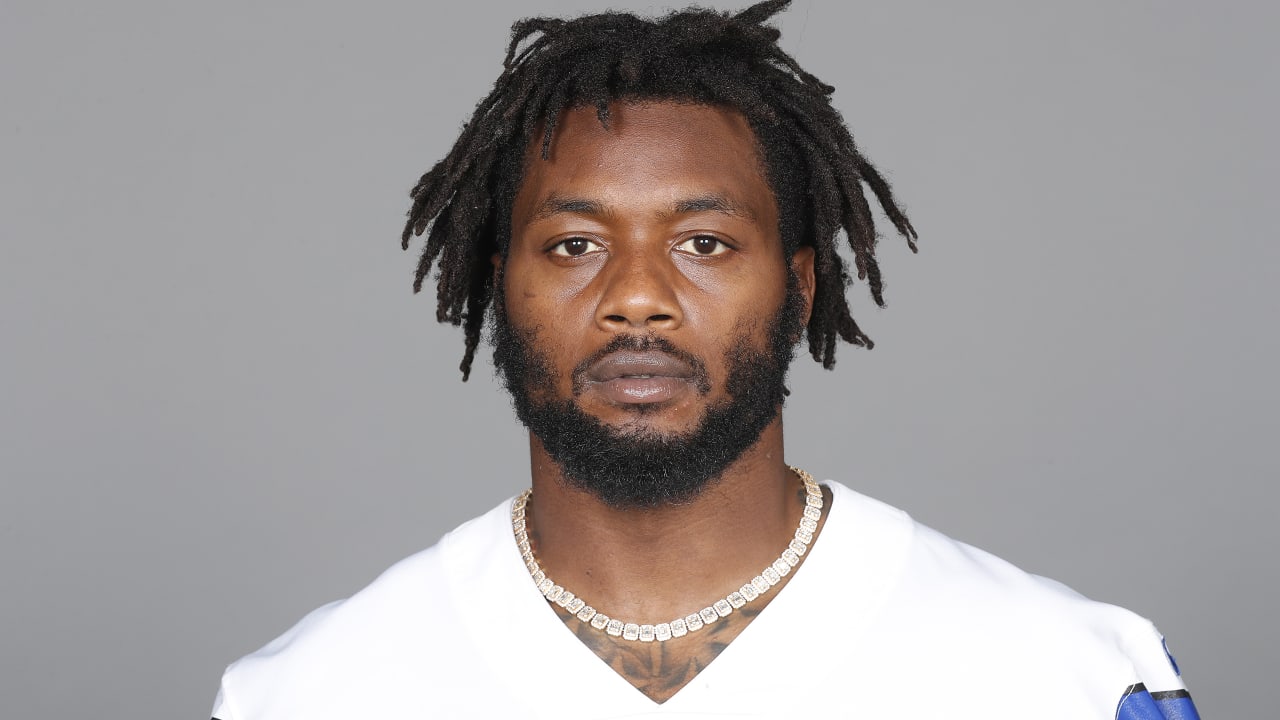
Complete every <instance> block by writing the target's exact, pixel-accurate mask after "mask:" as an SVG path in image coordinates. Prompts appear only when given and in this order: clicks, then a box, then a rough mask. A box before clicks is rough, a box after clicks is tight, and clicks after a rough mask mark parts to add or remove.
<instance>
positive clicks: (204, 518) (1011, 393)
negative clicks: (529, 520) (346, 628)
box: [0, 0, 1280, 719]
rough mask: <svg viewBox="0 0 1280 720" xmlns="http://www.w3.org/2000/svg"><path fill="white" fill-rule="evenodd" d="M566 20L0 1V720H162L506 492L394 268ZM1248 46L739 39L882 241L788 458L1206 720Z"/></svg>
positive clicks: (477, 408)
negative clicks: (981, 553)
mask: <svg viewBox="0 0 1280 720" xmlns="http://www.w3.org/2000/svg"><path fill="white" fill-rule="evenodd" d="M601 5H602V4H601V3H596V2H587V1H585V0H584V1H581V2H568V1H566V0H546V1H545V2H542V3H537V4H535V3H532V2H530V3H516V2H504V3H477V2H471V3H458V4H451V5H450V6H447V7H446V6H443V4H435V3H426V2H399V3H391V2H379V3H358V4H357V3H346V4H339V3H323V4H302V3H298V4H294V5H284V4H270V5H268V4H260V3H250V2H242V1H241V2H223V3H217V4H215V3H202V4H180V3H165V2H158V1H157V2H150V3H144V2H136V1H128V2H125V1H120V2H113V3H87V2H81V3H61V4H59V3H41V2H36V1H35V0H6V1H5V3H4V4H3V6H2V10H0V12H2V15H0V77H2V78H3V81H2V82H3V85H2V88H3V95H2V97H3V111H0V119H2V122H3V124H2V126H0V141H2V144H0V152H2V155H0V168H3V169H2V170H0V182H2V183H3V185H2V186H0V203H2V205H0V210H2V212H0V223H2V224H0V229H2V231H3V243H2V244H0V321H2V323H3V326H2V334H0V342H3V351H2V353H0V363H3V365H2V370H3V372H2V373H0V438H2V440H0V474H2V485H0V568H2V570H0V633H2V634H0V717H5V718H27V717H49V718H72V717H104V718H125V717H128V718H139V719H141V718H179V717H195V718H200V717H205V716H206V714H207V710H208V707H209V705H210V702H211V700H212V697H213V693H214V691H215V689H216V687H217V683H218V676H219V673H220V672H221V669H222V667H223V666H224V665H225V664H226V663H228V662H230V661H231V660H233V659H235V658H236V657H238V656H240V655H242V654H244V653H246V652H249V651H251V650H253V649H255V648H256V647H258V646H259V645H261V644H263V643H264V642H266V641H267V640H269V639H270V638H272V637H274V636H275V635H276V634H278V633H280V632H282V631H283V630H284V629H286V628H287V627H288V626H289V625H290V624H292V623H293V622H294V621H295V620H296V619H298V618H299V617H300V616H301V615H302V614H304V613H305V612H307V611H308V610H310V609H311V608H313V607H315V606H317V605H319V604H321V603H324V602H326V601H328V600H331V599H334V598H337V597H343V596H346V595H348V594H350V593H351V592H353V591H355V590H356V589H358V588H359V587H360V586H361V585H363V584H364V583H365V582H367V581H368V580H370V579H371V578H372V577H374V576H375V575H376V574H377V573H378V572H379V571H380V570H381V569H382V568H384V567H385V566H387V565H389V564H391V563H392V562H394V561H395V560H397V559H399V558H400V557H402V556H405V555H408V554H409V553H412V552H414V551H416V550H418V549H420V548H422V547H425V546H427V545H429V544H431V543H432V542H434V541H435V539H436V538H437V537H439V535H440V534H441V533H442V532H444V531H446V530H447V529H449V528H450V527H452V526H454V525H455V524H457V523H458V522H460V521H462V520H464V519H466V518H469V517H471V516H473V515H475V514H478V513H480V512H481V511H483V510H486V509H488V508H489V507H491V506H492V505H493V504H495V503H496V502H498V501H499V500H500V499H501V498H503V497H506V496H508V495H510V494H512V493H514V492H515V491H517V490H518V489H520V488H522V487H523V486H524V485H525V483H526V481H527V467H526V454H525V446H524V442H523V434H522V432H521V430H520V429H519V427H517V426H516V424H515V423H514V421H513V420H512V419H511V417H510V412H509V409H508V406H507V402H506V399H505V398H504V397H503V396H502V395H501V393H500V392H499V390H498V389H497V387H496V385H495V383H494V382H493V380H492V377H491V371H490V370H489V367H488V366H487V365H486V366H484V367H478V368H477V372H476V373H475V376H474V378H473V380H472V381H471V382H470V383H468V384H465V385H464V384H461V383H460V382H459V375H458V373H457V371H456V367H457V363H458V360H459V358H460V356H461V352H462V339H461V335H460V333H459V332H457V331H455V330H454V329H453V328H448V327H438V326H437V325H436V324H435V323H434V321H433V315H434V303H433V298H431V297H417V298H415V297H411V295H410V293H409V285H410V280H411V273H412V267H413V264H414V262H415V259H416V253H414V254H405V253H402V252H401V251H400V249H399V247H398V244H399V239H398V234H399V231H400V226H401V222H402V218H403V213H404V211H405V210H406V209H407V198H406V196H405V193H406V191H407V190H408V188H409V187H410V186H411V185H412V184H413V182H414V181H415V180H416V178H417V176H418V175H419V174H420V172H421V171H423V170H424V169H425V168H426V167H428V166H429V164H430V163H432V162H434V161H435V160H436V159H437V158H438V157H440V156H441V155H442V154H443V153H444V152H445V151H446V149H447V147H448V145H449V144H450V143H451V142H452V139H453V137H454V135H455V133H456V132H457V130H458V129H459V126H460V124H461V123H462V121H463V120H464V118H465V117H466V116H467V115H468V113H469V111H470V109H471V108H472V106H473V105H474V103H475V102H476V101H478V100H479V99H480V97H481V96H482V95H483V94H484V93H485V92H486V90H487V88H488V86H489V84H490V83H491V82H492V80H493V78H494V77H496V75H497V73H498V71H499V69H500V60H501V54H502V50H503V47H504V45H505V42H506V40H507V32H508V27H509V25H510V23H511V22H512V21H513V20H515V19H516V18H517V17H520V16H522V15H526V14H532V13H537V12H539V11H545V12H548V13H555V14H565V13H577V12H580V11H585V10H593V9H600V8H601ZM616 5H617V6H620V7H627V8H631V9H639V10H657V9H660V7H661V6H655V5H646V4H644V3H616ZM962 6H963V7H962ZM735 7H741V4H738V5H736V6H735ZM1275 7H1276V6H1275V5H1274V4H1272V3H1264V2H1261V1H1259V2H1256V3H1246V2H1228V3H1216V4H1212V5H1211V4H1209V3H1200V2H1191V1H1190V0H1183V1H1180V2H1138V1H1130V2H1119V3H1117V2H1103V1H1100V0H1094V1H1090V2H1070V3H1067V2H1059V3H1054V4H1052V5H1050V4H1047V3H1025V2H1013V1H1012V0H1010V1H1009V2H992V1H988V2H977V3H952V2H945V1H943V0H936V1H934V2H865V3H843V2H842V3H836V2H824V1H823V0H798V2H797V3H796V6H795V7H794V8H792V9H791V10H790V11H789V12H788V13H787V14H786V15H785V16H784V17H783V18H782V19H781V22H780V25H781V27H782V29H783V32H784V44H785V46H786V47H787V48H789V49H790V50H791V51H793V52H794V53H795V54H796V55H797V56H798V58H799V60H800V61H801V62H802V63H803V64H804V65H805V66H806V67H807V68H809V69H810V70H812V71H813V72H815V73H816V74H817V75H819V76H820V77H822V78H823V79H825V80H827V81H828V82H832V83H833V84H835V85H836V86H837V87H838V91H837V94H836V96H835V100H836V103H837V105H838V106H839V107H840V108H841V109H842V111H843V112H844V113H845V116H846V118H847V119H848V121H849V123H850V125H851V127H852V128H853V130H854V134H855V136H856V137H857V138H858V139H859V141H860V142H861V144H862V146H863V148H864V149H865V150H866V152H867V153H868V155H870V157H871V158H872V159H873V160H874V161H875V162H877V163H878V164H880V165H881V166H882V167H883V168H885V169H886V170H887V171H888V172H889V174H890V176H891V179H892V180H893V182H894V183H895V187H896V189H897V190H898V192H899V193H900V195H901V197H902V198H903V200H904V202H905V203H906V205H907V207H908V208H909V210H910V212H911V213H912V218H913V219H914V220H915V223H916V226H917V227H918V228H919V229H920V232H921V235H922V240H921V253H920V255H919V256H915V257H913V256H911V255H910V254H909V253H908V251H907V250H906V248H905V247H904V245H903V244H902V243H901V242H900V241H898V240H897V239H896V238H893V237H886V239H885V242H884V243H883V245H882V253H883V266H884V269H885V273H886V277H887V279H888V283H887V285H888V290H887V292H888V300H889V303H890V306H889V309H888V310H886V311H877V310H875V309H874V308H873V307H871V306H870V303H869V302H868V301H867V300H866V298H865V297H864V292H863V290H862V289H861V288H859V289H858V290H856V291H855V293H854V295H855V298H856V307H855V312H857V313H860V314H858V317H859V318H860V319H862V320H863V323H864V327H866V328H867V329H868V331H869V332H870V334H871V335H872V336H873V337H874V338H875V339H876V341H877V342H878V343H879V345H878V347H877V348H876V349H875V350H874V351H872V352H866V351H861V350H858V349H855V348H852V347H846V348H843V349H842V350H841V352H840V356H839V358H840V362H839V367H838V368H837V369H836V370H835V371H834V372H831V373H827V372H823V371H821V370H820V369H818V368H817V366H816V365H815V364H814V363H812V362H808V361H803V362H799V363H798V367H797V368H796V370H795V371H794V373H793V390H794V394H793V396H792V399H791V401H790V403H789V405H788V407H787V423H788V425H787V427H788V434H787V439H788V445H789V448H788V457H789V459H790V460H792V461H793V462H796V463H798V464H801V465H803V466H804V467H806V468H808V469H810V470H812V471H814V472H815V473H816V474H818V475H819V476H825V477H835V478H839V479H841V480H843V481H844V482H846V483H849V484H851V485H852V486H854V487H855V488H858V489H860V490H862V491H864V492H866V493H869V494H871V495H874V496H877V497H880V498H882V499H885V500H887V501H889V502H891V503H894V504H897V505H900V506H903V507H905V508H907V509H908V510H910V511H911V512H912V513H913V514H914V515H915V516H916V517H917V518H919V519H921V520H923V521H924V522H926V523H929V524H932V525H935V526H937V527H939V528H941V529H942V530H944V531H946V532H948V533H950V534H952V535H954V536H957V537H959V538H961V539H964V540H967V541H969V542H972V543H974V544H977V545H979V546H981V547H984V548H987V549H989V550H991V551H993V552H995V553H997V554H999V555H1003V556H1005V557H1007V558H1009V559H1010V560H1012V561H1014V562H1016V563H1018V564H1020V565H1022V566H1023V567H1025V568H1027V569H1029V570H1031V571H1033V572H1037V573H1041V574H1045V575H1049V576H1052V577H1055V578H1058V579H1060V580H1062V581H1064V582H1066V583H1068V584H1070V585H1072V586H1074V587H1075V588H1077V589H1079V590H1080V591H1082V592H1084V593H1086V594H1088V595H1091V596H1093V597H1096V598H1099V599H1102V600H1106V601H1110V602H1115V603H1118V604H1122V605H1125V606H1128V607H1131V608H1133V609H1135V610H1137V611H1139V612H1140V613H1143V614H1144V615H1147V616H1149V617H1151V618H1153V619H1155V620H1156V621H1157V622H1158V623H1159V625H1160V626H1161V628H1162V629H1163V630H1164V632H1165V633H1166V634H1167V635H1168V637H1169V642H1170V645H1171V647H1172V648H1173V650H1174V652H1175V653H1176V654H1177V655H1178V656H1179V658H1180V659H1181V661H1182V667H1183V670H1184V673H1185V676H1186V679H1187V681H1188V683H1189V684H1190V686H1191V688H1192V690H1193V693H1194V695H1195V697H1196V698H1197V700H1198V702H1199V704H1200V705H1201V708H1202V710H1203V711H1204V712H1205V714H1206V715H1207V716H1208V717H1216V718H1246V717H1263V716H1264V715H1267V714H1268V713H1266V711H1264V710H1263V707H1264V705H1266V704H1267V703H1268V702H1269V701H1268V700H1267V699H1266V698H1267V697H1268V696H1270V695H1272V694H1273V692H1272V683H1274V677H1275V673H1276V670H1277V667H1276V662H1275V647H1276V641H1277V639H1278V638H1277V630H1276V622H1275V620H1274V617H1275V616H1274V610H1275V608H1276V607H1277V606H1278V605H1280V582H1278V579H1277V569H1276V562H1275V557H1274V556H1275V551H1276V549H1277V547H1278V546H1280V531H1278V530H1277V528H1276V523H1275V521H1274V519H1273V517H1274V515H1275V510H1274V507H1275V503H1276V501H1277V500H1278V499H1280V498H1278V494H1277V491H1276V489H1275V487H1274V481H1275V479H1276V478H1277V475H1278V474H1280V473H1277V469H1278V463H1277V459H1276V450H1275V445H1276V423H1275V414H1274V413H1275V408H1276V405H1277V400H1280V398H1277V382H1276V379H1275V368H1276V367H1277V366H1280V352H1277V341H1276V335H1275V331H1274V325H1273V321H1272V316H1273V315H1274V314H1275V313H1274V311H1275V309H1276V301H1277V294H1278V293H1277V291H1276V289H1275V280H1276V268H1277V266H1278V263H1277V261H1278V260H1280V252H1278V251H1277V245H1276V232H1275V230H1274V217H1273V215H1274V213H1273V212H1266V211H1267V210H1274V201H1273V199H1272V198H1273V196H1274V194H1275V191H1276V181H1275V172H1276V167H1277V163H1276V160H1277V157H1276V155H1277V152H1276V142H1275V140H1274V135H1273V132H1274V129H1275V128H1276V127H1280V118H1278V117H1277V107H1280V102H1278V101H1277V97H1276V92H1275V87H1276V86H1275V76H1276V71H1277V69H1278V68H1277V52H1276V50H1275V42H1274V38H1273V35H1274V31H1275V28H1276V27H1277V20H1280V18H1278V17H1277V11H1276V10H1275ZM415 250H416V247H415ZM485 354H486V355H487V352H486V353H485ZM1270 702H1273V701H1270ZM1272 707H1273V708H1274V706H1272Z"/></svg>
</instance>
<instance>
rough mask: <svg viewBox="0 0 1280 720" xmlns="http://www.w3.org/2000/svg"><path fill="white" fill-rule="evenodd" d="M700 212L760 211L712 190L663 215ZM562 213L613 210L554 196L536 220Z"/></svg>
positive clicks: (746, 214)
mask: <svg viewBox="0 0 1280 720" xmlns="http://www.w3.org/2000/svg"><path fill="white" fill-rule="evenodd" d="M700 212H718V213H722V214H724V215H729V216H732V217H737V218H743V219H746V220H752V221H754V220H755V219H756V214H755V213H754V212H753V211H751V209H750V208H746V207H743V206H742V205H740V204H739V203H737V202H735V201H734V200H732V199H731V198H729V197H728V196H727V195H722V194H719V193H708V194H706V195H698V196H695V197H689V198H683V199H681V200H677V201H676V202H675V204H673V205H672V206H671V209H670V210H666V211H663V212H662V213H661V214H660V217H661V218H662V219H664V220H666V219H670V218H672V217H674V216H676V215H689V214H693V213H700ZM559 214H571V215H586V216H589V217H608V216H610V215H613V211H612V210H610V209H609V208H606V207H605V206H604V204H603V203H601V202H599V201H598V200H590V199H587V198H580V197H565V196H562V195H555V194H553V195H551V196H550V197H548V198H547V199H546V200H543V201H542V202H541V203H539V204H538V207H537V208H535V209H534V211H533V220H534V221H535V222H536V221H538V220H546V219H547V218H550V217H553V216H555V215H559Z"/></svg>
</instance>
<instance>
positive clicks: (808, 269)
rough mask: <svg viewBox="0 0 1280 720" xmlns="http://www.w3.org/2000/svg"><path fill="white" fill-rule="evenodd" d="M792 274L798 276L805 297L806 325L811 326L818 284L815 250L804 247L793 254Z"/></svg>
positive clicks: (801, 291) (801, 292)
mask: <svg viewBox="0 0 1280 720" xmlns="http://www.w3.org/2000/svg"><path fill="white" fill-rule="evenodd" d="M791 272H793V273H795V274H796V279H797V280H798V281H799V282H800V294H801V295H804V325H806V326H807V325H808V324H809V316H810V315H812V314H813V292H814V285H815V283H816V282H817V281H816V280H815V278H814V274H813V248H812V247H809V246H808V245H803V246H801V247H799V248H796V251H795V252H794V253H792V254H791Z"/></svg>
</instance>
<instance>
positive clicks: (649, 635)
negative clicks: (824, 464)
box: [511, 467, 822, 642]
mask: <svg viewBox="0 0 1280 720" xmlns="http://www.w3.org/2000/svg"><path fill="white" fill-rule="evenodd" d="M791 471H792V472H794V473H795V474H796V475H798V476H799V477H800V479H801V480H803V481H804V493H805V498H804V504H805V507H804V515H802V516H801V517H800V526H799V527H798V528H796V533H795V537H794V538H792V540H791V542H790V543H788V544H787V549H786V550H783V551H782V555H780V556H779V557H778V559H777V560H774V561H773V562H772V563H770V564H769V565H768V566H767V567H766V568H765V569H764V570H761V571H760V574H759V575H757V576H755V577H753V578H751V580H750V581H749V582H747V583H745V584H744V585H743V586H742V587H740V588H738V590H737V591H735V592H731V593H729V595H728V596H727V597H723V598H720V599H719V600H717V601H715V602H713V603H711V604H710V605H709V606H707V607H705V608H702V609H701V610H699V611H698V612H694V613H689V614H688V615H686V616H684V617H678V618H676V619H674V620H671V621H669V622H664V623H658V624H657V625H648V624H644V625H641V624H639V623H633V622H626V621H624V620H619V619H618V618H611V617H609V616H608V615H605V614H604V613H602V612H597V611H596V609H595V608H593V607H591V606H590V605H588V604H587V603H586V601H585V600H583V599H582V598H580V597H578V596H577V595H574V594H573V593H571V592H569V591H568V590H565V589H564V588H563V587H562V586H560V585H557V584H556V582H555V581H554V580H552V579H551V578H549V577H547V574H546V573H545V572H543V570H542V568H541V566H539V565H538V560H537V558H535V557H534V556H533V548H532V547H530V546H529V528H528V526H527V525H526V523H525V514H524V510H525V505H527V504H528V503H529V497H530V496H532V495H533V489H532V488H530V489H528V490H525V491H524V492H523V493H521V495H520V497H518V498H516V501H515V503H514V504H513V505H512V506H511V528H512V530H513V531H514V532H515V536H516V544H517V545H518V546H519V548H520V557H521V559H523V560H524V564H525V567H527V568H529V575H530V576H531V577H532V578H533V582H534V584H535V585H537V587H538V592H540V593H542V595H543V597H545V598H546V599H547V601H548V602H553V603H555V604H557V605H559V606H560V607H562V608H564V609H566V610H568V611H569V612H570V613H571V614H573V615H574V617H576V618H578V619H579V620H581V621H582V622H584V623H590V625H591V627H593V628H595V629H596V630H602V631H604V632H606V633H608V634H609V635H612V636H613V637H621V638H622V639H623V640H637V641H639V642H653V641H654V640H657V641H658V642H666V641H667V640H670V639H671V638H678V637H683V636H685V635H688V634H689V633H691V632H697V631H699V630H701V629H702V628H704V627H706V626H707V625H710V624H711V623H713V622H716V621H717V620H719V619H721V618H726V617H729V614H730V613H732V612H733V611H734V610H736V609H737V608H740V607H742V606H743V605H746V604H747V603H749V602H751V601H752V600H755V599H756V598H758V597H760V596H761V595H763V594H765V593H766V592H768V591H769V588H771V587H773V586H774V585H777V584H778V583H779V582H782V576H783V575H786V574H787V573H789V572H791V568H793V567H795V566H796V565H799V564H800V556H801V555H804V553H805V551H806V550H808V549H809V543H810V542H812V541H813V534H814V533H815V532H817V530H818V519H819V518H821V517H822V488H820V487H819V486H818V483H817V482H816V481H815V480H814V479H813V476H812V475H810V474H809V473H807V472H805V471H804V470H801V469H800V468H797V467H792V468H791Z"/></svg>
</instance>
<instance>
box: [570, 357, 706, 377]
mask: <svg viewBox="0 0 1280 720" xmlns="http://www.w3.org/2000/svg"><path fill="white" fill-rule="evenodd" d="M655 377H661V378H671V379H675V380H689V379H690V378H692V377H693V368H692V367H690V366H689V363H686V362H685V361H683V360H681V359H680V358H677V357H675V356H674V355H669V354H667V353H664V352H659V351H656V350H641V351H619V352H613V353H609V354H608V355H606V356H604V357H603V358H601V359H600V360H598V361H596V362H595V363H592V364H591V367H589V368H587V379H588V380H590V381H592V382H609V381H611V380H619V379H623V378H655Z"/></svg>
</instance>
